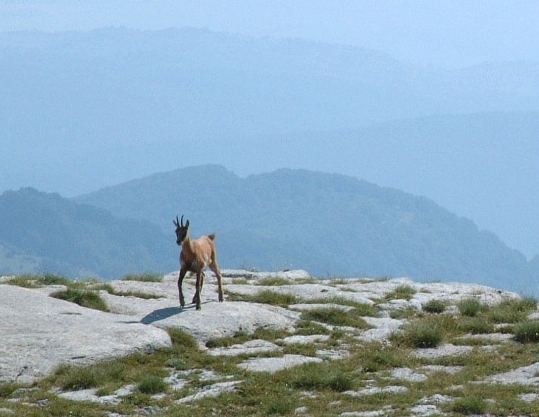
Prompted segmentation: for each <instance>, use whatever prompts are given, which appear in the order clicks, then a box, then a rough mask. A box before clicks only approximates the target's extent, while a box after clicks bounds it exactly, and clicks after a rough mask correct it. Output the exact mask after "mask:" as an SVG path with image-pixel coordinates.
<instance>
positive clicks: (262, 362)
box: [238, 355, 322, 373]
mask: <svg viewBox="0 0 539 417" xmlns="http://www.w3.org/2000/svg"><path fill="white" fill-rule="evenodd" d="M310 362H322V359H320V358H313V357H311V356H303V355H284V356H282V357H279V358H252V359H248V360H246V361H244V362H242V363H240V364H239V365H238V366H239V367H240V368H242V369H245V370H247V371H253V372H270V373H274V372H277V371H281V370H283V369H288V368H291V367H293V366H298V365H303V364H304V363H310Z"/></svg>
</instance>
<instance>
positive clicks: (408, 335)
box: [396, 320, 443, 349]
mask: <svg viewBox="0 0 539 417" xmlns="http://www.w3.org/2000/svg"><path fill="white" fill-rule="evenodd" d="M396 337H397V338H398V339H400V341H401V342H402V343H404V344H405V345H407V346H411V347H414V348H421V349H427V348H435V347H437V346H439V345H440V344H441V343H442V341H443V332H442V330H441V328H440V326H439V325H437V324H436V323H434V322H431V321H428V320H422V321H418V322H413V323H411V324H410V325H408V326H406V327H405V328H404V329H403V331H402V332H401V333H398V334H397V336H396Z"/></svg>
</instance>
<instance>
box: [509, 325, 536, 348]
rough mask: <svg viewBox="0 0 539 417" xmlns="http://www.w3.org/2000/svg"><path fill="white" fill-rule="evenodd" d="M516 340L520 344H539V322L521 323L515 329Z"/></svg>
mask: <svg viewBox="0 0 539 417" xmlns="http://www.w3.org/2000/svg"><path fill="white" fill-rule="evenodd" d="M514 334H515V340H516V341H517V342H520V343H538V342H539V322H538V321H528V322H523V323H519V324H517V325H516V326H515V328H514Z"/></svg>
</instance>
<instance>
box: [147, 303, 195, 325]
mask: <svg viewBox="0 0 539 417" xmlns="http://www.w3.org/2000/svg"><path fill="white" fill-rule="evenodd" d="M184 309H185V308H183V309H182V308H181V307H179V306H178V307H166V308H160V309H158V310H154V311H152V312H151V313H150V314H148V315H146V316H144V317H143V318H142V319H141V320H140V322H141V323H142V324H152V323H155V322H156V321H159V320H164V319H168V318H169V317H172V316H175V315H176V314H179V313H181V312H182V310H184Z"/></svg>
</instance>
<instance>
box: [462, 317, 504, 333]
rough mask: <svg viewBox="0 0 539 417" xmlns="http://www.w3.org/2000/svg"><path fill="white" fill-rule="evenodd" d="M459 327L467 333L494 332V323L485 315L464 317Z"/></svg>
mask: <svg viewBox="0 0 539 417" xmlns="http://www.w3.org/2000/svg"><path fill="white" fill-rule="evenodd" d="M457 327H458V329H459V330H462V331H463V332H465V333H471V334H487V333H492V332H494V330H495V329H494V325H493V324H492V323H490V322H489V321H487V320H486V319H485V318H483V317H463V318H462V320H460V321H458V324H457Z"/></svg>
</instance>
